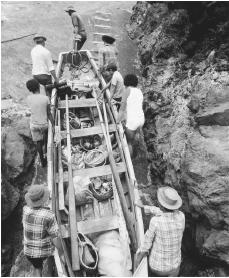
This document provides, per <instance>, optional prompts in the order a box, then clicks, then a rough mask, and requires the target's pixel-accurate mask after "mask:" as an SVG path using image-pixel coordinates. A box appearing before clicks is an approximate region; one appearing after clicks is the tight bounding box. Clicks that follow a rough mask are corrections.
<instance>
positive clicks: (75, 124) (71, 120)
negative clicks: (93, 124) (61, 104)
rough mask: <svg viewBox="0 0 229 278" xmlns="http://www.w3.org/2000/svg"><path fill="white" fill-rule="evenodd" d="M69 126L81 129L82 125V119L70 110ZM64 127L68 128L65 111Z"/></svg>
mask: <svg viewBox="0 0 229 278" xmlns="http://www.w3.org/2000/svg"><path fill="white" fill-rule="evenodd" d="M68 118H69V128H70V129H79V128H80V127H81V122H80V119H79V118H78V117H77V116H76V115H75V114H74V113H72V112H69V116H68ZM63 128H64V129H65V130H66V129H67V126H66V113H64V120H63Z"/></svg>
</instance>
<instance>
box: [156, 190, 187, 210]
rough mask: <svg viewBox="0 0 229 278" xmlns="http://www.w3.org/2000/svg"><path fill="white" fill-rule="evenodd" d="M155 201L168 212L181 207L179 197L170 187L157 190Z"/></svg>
mask: <svg viewBox="0 0 229 278" xmlns="http://www.w3.org/2000/svg"><path fill="white" fill-rule="evenodd" d="M157 199H158V201H159V203H160V204H161V205H162V206H163V207H165V208H167V209H169V210H175V209H178V208H179V207H181V205H182V200H181V197H180V196H179V194H178V193H177V191H176V190H175V189H174V188H172V187H170V186H165V187H161V188H159V189H158V190H157Z"/></svg>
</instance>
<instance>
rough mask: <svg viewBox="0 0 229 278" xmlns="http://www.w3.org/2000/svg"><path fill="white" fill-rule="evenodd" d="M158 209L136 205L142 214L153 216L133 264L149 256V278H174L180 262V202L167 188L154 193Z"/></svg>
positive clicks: (175, 192) (182, 216)
mask: <svg viewBox="0 0 229 278" xmlns="http://www.w3.org/2000/svg"><path fill="white" fill-rule="evenodd" d="M157 199H158V204H159V208H157V207H154V206H152V207H149V206H143V205H141V204H140V205H139V204H136V205H137V206H140V207H142V208H144V210H145V212H148V213H151V214H154V216H153V217H152V218H151V221H150V225H149V228H148V230H147V231H146V233H145V238H144V242H143V244H142V246H141V247H140V249H139V250H138V252H137V259H136V265H138V264H139V262H140V261H141V259H142V258H143V257H144V256H145V255H148V254H149V266H150V270H151V272H152V275H153V276H159V277H163V276H168V277H176V276H178V274H179V270H180V263H181V242H182V237H183V232H184V228H185V216H184V214H183V212H181V211H179V210H178V209H179V208H180V207H181V205H182V200H181V197H180V196H179V194H178V193H177V191H176V190H175V189H173V188H172V187H169V186H165V187H161V188H159V189H158V191H157Z"/></svg>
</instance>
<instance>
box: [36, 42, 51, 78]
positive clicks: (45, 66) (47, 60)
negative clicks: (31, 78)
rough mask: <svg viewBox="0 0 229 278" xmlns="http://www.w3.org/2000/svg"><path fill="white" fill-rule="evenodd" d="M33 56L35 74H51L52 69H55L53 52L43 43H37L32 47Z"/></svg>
mask: <svg viewBox="0 0 229 278" xmlns="http://www.w3.org/2000/svg"><path fill="white" fill-rule="evenodd" d="M31 57H32V63H33V69H32V74H33V75H39V74H48V75H50V71H52V70H54V66H53V62H52V56H51V53H50V51H49V50H48V49H47V48H45V47H44V46H42V45H41V44H37V45H36V46H35V47H34V48H33V49H32V51H31Z"/></svg>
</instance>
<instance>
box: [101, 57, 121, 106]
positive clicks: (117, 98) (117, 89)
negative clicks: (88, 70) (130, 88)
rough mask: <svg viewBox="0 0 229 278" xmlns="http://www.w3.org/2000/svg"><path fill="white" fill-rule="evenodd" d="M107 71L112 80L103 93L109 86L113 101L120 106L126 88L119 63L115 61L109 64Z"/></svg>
mask: <svg viewBox="0 0 229 278" xmlns="http://www.w3.org/2000/svg"><path fill="white" fill-rule="evenodd" d="M106 71H107V72H108V74H109V79H111V80H110V82H109V83H108V84H107V85H106V86H105V87H104V88H103V90H102V93H103V92H105V90H106V89H108V88H109V90H110V100H112V103H114V104H117V106H118V108H119V107H120V103H121V100H122V96H123V93H124V89H125V88H124V83H123V77H122V75H121V73H120V72H119V71H118V70H117V65H116V64H115V63H114V62H112V63H110V64H108V66H107V67H106Z"/></svg>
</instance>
